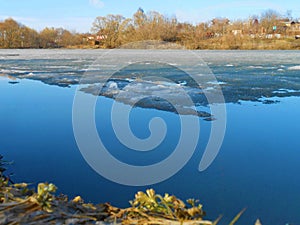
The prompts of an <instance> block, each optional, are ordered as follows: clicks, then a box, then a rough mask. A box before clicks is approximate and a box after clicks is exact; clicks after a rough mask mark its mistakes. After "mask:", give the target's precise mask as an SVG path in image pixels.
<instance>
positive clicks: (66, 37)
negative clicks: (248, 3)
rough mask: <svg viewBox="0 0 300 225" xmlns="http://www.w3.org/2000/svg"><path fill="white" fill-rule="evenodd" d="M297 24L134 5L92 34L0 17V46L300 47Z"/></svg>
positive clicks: (269, 15)
mask: <svg viewBox="0 0 300 225" xmlns="http://www.w3.org/2000/svg"><path fill="white" fill-rule="evenodd" d="M295 37H299V38H300V23H299V22H298V21H297V20H293V18H291V16H290V14H289V13H287V14H286V15H280V14H279V13H277V12H276V11H273V10H267V11H265V12H264V13H262V15H261V16H252V17H251V18H250V19H246V20H245V19H244V20H236V21H230V20H229V19H227V18H215V19H212V20H211V21H209V22H201V23H198V24H195V25H194V24H190V23H181V22H179V21H178V20H177V19H176V18H175V17H167V16H164V15H162V14H160V13H158V12H155V11H151V12H148V13H145V12H144V11H143V9H141V8H140V9H139V10H138V11H137V12H136V13H134V15H133V16H132V18H125V17H123V16H122V15H112V14H110V15H107V16H99V17H97V18H96V19H95V21H94V23H93V24H92V28H91V33H84V34H83V33H76V32H71V31H68V30H66V29H63V28H49V27H46V28H45V29H43V30H42V31H40V32H37V31H36V30H34V29H32V28H29V27H27V26H24V25H22V24H20V23H18V22H17V21H15V20H13V19H11V18H10V19H6V20H5V21H2V22H1V21H0V48H60V47H63V48H116V47H120V46H123V45H125V44H127V43H132V42H139V41H145V40H157V41H166V42H171V43H174V44H178V45H182V46H184V47H186V48H188V49H300V39H295Z"/></svg>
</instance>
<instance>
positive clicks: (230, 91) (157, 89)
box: [0, 49, 300, 111]
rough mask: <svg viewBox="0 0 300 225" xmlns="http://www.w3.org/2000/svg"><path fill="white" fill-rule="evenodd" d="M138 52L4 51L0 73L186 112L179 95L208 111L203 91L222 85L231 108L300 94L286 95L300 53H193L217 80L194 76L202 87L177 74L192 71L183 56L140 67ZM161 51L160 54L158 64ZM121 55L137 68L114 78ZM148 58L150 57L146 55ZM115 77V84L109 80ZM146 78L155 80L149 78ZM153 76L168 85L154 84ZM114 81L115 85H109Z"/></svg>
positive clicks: (299, 84) (294, 83) (296, 85)
mask: <svg viewBox="0 0 300 225" xmlns="http://www.w3.org/2000/svg"><path fill="white" fill-rule="evenodd" d="M136 51H140V50H126V49H122V50H118V51H115V52H114V55H113V56H114V58H113V59H110V58H105V57H104V58H103V55H105V54H106V53H107V50H1V51H0V56H1V57H2V59H1V60H0V74H5V75H8V76H11V77H15V78H20V79H34V80H40V81H42V82H43V83H46V84H51V85H58V86H62V87H66V86H69V85H74V84H79V82H82V83H85V84H89V85H90V88H89V89H85V91H86V92H88V93H91V94H94V93H95V90H94V89H93V86H94V85H95V84H96V83H102V84H106V86H104V87H103V92H101V93H102V95H103V96H106V97H111V98H115V99H116V98H117V94H118V93H122V94H123V97H122V98H119V100H120V101H121V100H122V101H123V102H124V103H125V102H127V103H128V104H132V102H134V100H136V99H139V97H141V96H142V97H143V96H147V95H149V96H152V95H156V96H159V95H160V96H163V97H165V98H166V99H167V98H170V99H176V100H177V103H178V104H182V105H181V106H182V107H185V106H186V105H185V104H184V103H183V101H182V100H181V94H180V92H179V90H180V89H184V91H185V92H186V93H187V94H188V95H189V96H190V97H191V99H192V100H193V101H194V103H195V105H196V106H201V105H202V106H207V100H206V98H205V95H204V93H203V92H210V93H211V92H212V93H214V91H215V88H216V87H217V86H218V85H219V86H221V88H222V91H223V94H224V97H225V100H226V102H233V103H236V102H240V101H241V100H248V101H259V99H260V98H261V97H274V96H279V97H288V96H299V95H300V93H299V92H292V91H283V90H300V74H299V73H298V70H299V69H300V65H299V61H300V54H299V53H298V52H297V51H287V52H285V51H281V52H269V51H194V53H195V55H198V57H199V65H201V66H207V67H209V68H210V69H211V71H212V72H213V73H214V75H215V77H216V80H205V71H197V72H196V73H195V74H199V75H197V76H199V77H200V78H201V77H202V78H203V80H202V82H201V84H200V86H199V85H198V84H197V83H195V81H193V79H191V77H190V76H186V74H184V73H180V71H179V70H176V67H180V68H185V67H186V69H189V68H188V67H187V66H186V65H185V63H187V62H188V61H187V59H185V58H184V57H178V62H176V63H172V64H171V65H168V66H165V67H164V66H163V65H161V64H155V63H153V62H144V63H143V62H141V63H140V64H137V62H136V60H134V58H135V54H136ZM162 52H163V54H165V53H166V52H167V53H168V54H170V56H173V55H177V54H178V50H176V52H174V51H172V50H163V51H162ZM162 52H160V51H156V53H157V55H158V57H157V61H159V60H158V59H159V57H160V54H162ZM119 53H122V54H125V55H127V56H128V57H129V58H131V57H132V60H131V62H128V63H129V65H132V64H133V65H135V68H132V67H131V68H125V69H124V68H123V70H121V71H119V72H116V73H114V74H112V71H114V70H115V69H116V68H118V66H119V65H116V64H114V63H113V62H116V61H118V59H119V58H120V55H119ZM144 53H145V54H147V52H146V51H145V52H144ZM175 53H176V54H175ZM101 57H102V58H101ZM201 58H202V59H203V61H201V60H200V59H201ZM97 59H98V61H95V60H97ZM99 59H100V60H99ZM103 60H104V62H105V63H103ZM155 60H156V59H155ZM155 60H154V61H155ZM111 75H113V76H112V77H111V79H110V80H107V77H108V76H111ZM146 76H150V77H152V78H151V79H147V78H146ZM83 77H84V79H82V78H83ZM154 77H156V78H160V77H162V78H166V79H167V80H166V79H156V80H155V79H154ZM110 81H111V82H112V83H110V84H108V83H107V82H110ZM129 84H130V85H129ZM94 88H95V87H94ZM131 99H132V101H131ZM140 105H143V106H144V107H153V108H160V109H161V110H164V109H165V110H167V111H168V110H171V108H170V107H169V105H168V104H167V103H166V102H163V101H162V100H159V101H158V100H157V99H155V98H149V99H148V100H147V101H144V102H143V104H140ZM141 107H142V106H141ZM187 107H189V106H187ZM172 110H173V109H172Z"/></svg>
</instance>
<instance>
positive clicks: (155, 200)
mask: <svg viewBox="0 0 300 225" xmlns="http://www.w3.org/2000/svg"><path fill="white" fill-rule="evenodd" d="M187 203H188V204H189V205H190V207H188V206H187V205H186V204H185V203H184V202H183V201H181V200H180V199H178V198H176V197H175V196H173V195H169V194H165V195H164V197H162V196H161V195H159V194H156V193H155V191H154V190H153V189H148V190H146V193H144V192H141V191H140V192H138V193H137V194H136V195H135V199H134V200H133V201H130V204H131V206H132V208H133V209H137V210H138V211H140V212H142V213H146V214H148V215H151V216H160V217H165V218H167V219H172V220H192V219H198V220H201V219H202V217H203V216H204V215H205V212H204V211H203V210H202V205H201V204H198V201H197V200H194V199H189V200H187ZM134 212H136V211H134Z"/></svg>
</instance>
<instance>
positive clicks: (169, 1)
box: [0, 0, 300, 32]
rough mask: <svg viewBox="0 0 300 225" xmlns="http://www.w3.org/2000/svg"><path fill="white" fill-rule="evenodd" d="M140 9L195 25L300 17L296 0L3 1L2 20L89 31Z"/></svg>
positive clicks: (0, 16)
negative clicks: (270, 12) (98, 22)
mask: <svg viewBox="0 0 300 225" xmlns="http://www.w3.org/2000/svg"><path fill="white" fill-rule="evenodd" d="M139 7H141V8H143V9H144V10H145V11H146V12H147V11H151V10H155V11H158V12H160V13H162V14H164V15H169V16H176V17H177V18H178V19H179V21H182V22H191V23H197V22H205V21H208V20H209V19H212V18H214V17H228V18H229V19H231V20H235V19H237V18H248V17H249V16H251V15H260V14H261V13H262V12H263V11H265V10H267V9H274V10H276V11H278V12H279V13H281V14H285V13H286V11H287V10H291V11H292V15H293V17H294V18H300V1H295V0H285V1H282V0H267V1H264V0H260V1H258V0H252V1H248V0H246V1H241V0H240V1H235V0H213V1H209V0H205V1H203V0H72V1H71V0H51V1H49V0H0V20H3V19H5V18H8V17H12V18H14V19H16V20H17V21H19V22H21V23H23V24H25V25H27V26H29V27H32V28H34V29H37V30H41V29H43V28H44V27H46V26H48V27H63V28H66V29H69V30H76V31H79V32H88V31H90V28H91V25H92V22H93V21H94V19H95V18H96V17H97V16H105V15H107V14H122V15H124V16H125V17H131V16H132V15H133V13H134V12H136V10H137V9H138V8H139Z"/></svg>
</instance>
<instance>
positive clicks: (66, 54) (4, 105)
mask: <svg viewBox="0 0 300 225" xmlns="http://www.w3.org/2000/svg"><path fill="white" fill-rule="evenodd" d="M122 51H128V54H134V51H130V50H122ZM105 52H106V51H98V50H96V51H94V50H1V51H0V74H1V77H0V104H1V108H0V124H1V126H0V148H1V154H3V155H4V156H5V159H7V160H13V161H14V164H13V166H12V167H11V169H10V170H11V171H13V173H14V176H13V180H14V181H16V182H23V181H25V182H28V183H33V184H37V183H38V182H43V181H49V182H54V183H55V184H56V185H57V186H58V187H59V192H63V193H66V194H68V195H69V196H70V197H74V196H76V195H81V196H82V197H83V198H84V199H85V200H86V201H92V202H111V203H112V204H114V205H116V206H120V207H126V206H128V200H130V199H132V198H133V197H134V193H135V192H136V191H138V190H145V189H146V188H149V187H153V188H154V189H155V190H156V191H157V192H159V193H165V192H168V193H171V194H175V195H176V196H178V197H180V198H182V199H186V198H190V197H194V198H198V199H200V202H201V203H202V204H203V205H204V209H205V211H206V212H207V215H208V217H207V218H208V219H215V218H217V217H218V216H219V215H220V214H222V215H223V219H222V223H221V224H228V222H229V221H230V219H231V218H233V217H234V216H235V214H237V213H238V212H239V211H240V210H242V209H243V208H245V207H246V208H247V210H246V212H245V213H244V215H243V217H242V218H241V220H240V222H239V223H238V224H254V222H255V220H256V219H257V218H260V219H261V221H262V223H263V224H286V223H291V224H299V223H300V218H299V212H298V211H299V208H300V193H299V190H300V177H299V174H298V171H300V164H299V159H300V152H299V146H300V141H299V140H300V139H299V133H300V118H299V114H300V98H299V97H298V96H299V94H300V54H299V53H298V52H297V51H199V52H195V53H196V54H198V55H199V56H200V57H201V58H202V59H203V62H206V63H207V65H208V66H209V68H210V69H211V70H212V72H213V73H214V74H215V76H216V78H217V81H218V85H220V86H221V88H222V90H223V93H224V98H225V100H226V109H227V130H226V135H225V139H224V142H223V145H222V147H221V150H220V153H219V155H218V156H217V158H216V160H215V161H214V162H213V164H212V165H211V166H210V167H209V168H208V169H207V170H205V171H204V172H201V173H200V172H199V171H198V165H199V162H200V160H201V157H202V154H203V151H204V149H205V145H206V143H207V140H208V137H209V134H210V128H211V124H212V123H213V122H214V121H207V120H205V118H210V117H211V116H213V115H210V109H209V105H208V104H207V101H206V99H205V96H203V93H202V92H201V90H197V89H195V86H193V85H192V84H190V83H189V80H188V78H187V77H185V78H184V74H181V75H180V74H178V73H179V72H180V71H179V72H178V70H176V68H175V69H174V68H173V70H172V69H170V67H168V65H167V67H166V65H162V66H160V67H156V68H153V64H152V68H151V67H149V65H148V67H147V65H146V64H145V65H142V66H141V65H139V67H134V68H124V69H123V71H121V72H120V73H118V74H115V77H113V79H112V80H110V81H109V82H110V83H108V82H107V86H108V87H111V88H108V89H107V92H106V94H101V93H100V94H99V93H97V95H99V97H98V101H97V105H96V115H97V116H96V118H95V119H96V124H97V129H98V132H99V134H101V137H103V140H104V143H105V145H106V146H107V147H109V149H112V151H111V154H112V155H114V156H115V157H116V158H118V159H120V160H122V161H124V162H126V163H129V164H134V165H149V164H153V163H156V162H159V161H161V160H163V159H164V158H166V157H168V155H170V154H171V153H172V149H174V146H175V145H176V142H175V141H174V140H177V139H178V137H179V135H180V123H179V116H180V115H178V114H177V113H176V112H175V111H174V110H172V109H171V108H170V107H169V106H168V105H167V103H166V102H164V101H161V100H159V101H156V102H155V104H153V102H150V103H151V104H148V102H147V104H145V103H144V104H141V105H137V106H136V107H134V108H133V110H132V113H131V120H130V125H131V129H132V130H133V132H134V133H135V134H136V135H137V136H138V137H140V138H146V137H147V136H149V129H148V123H149V121H150V119H151V118H153V117H161V118H163V119H164V120H165V122H166V124H167V126H168V133H167V136H166V139H165V140H164V142H163V143H162V144H161V146H159V148H157V149H156V150H155V151H151V152H147V153H143V154H142V153H137V152H134V151H131V150H130V149H128V148H126V147H124V146H122V145H121V144H120V142H118V140H117V138H116V136H115V134H114V131H113V129H112V127H111V123H110V122H111V121H110V107H111V106H112V104H113V103H114V101H115V100H114V99H115V96H114V95H113V94H111V93H113V92H112V91H114V90H113V88H114V87H115V84H117V85H118V87H119V86H120V85H122V84H124V82H125V83H126V82H132V79H136V76H135V75H136V73H138V74H145V73H151V72H152V73H154V74H157V73H158V72H159V73H160V72H161V74H163V71H164V69H165V71H166V74H165V76H169V78H172V79H173V80H175V83H176V82H177V84H178V85H181V86H182V87H183V88H184V89H185V90H186V91H188V92H189V93H190V94H191V96H193V100H194V102H195V104H196V106H197V110H198V111H199V112H201V113H202V114H200V115H197V116H199V122H200V125H201V134H200V137H199V138H200V141H199V144H198V146H197V149H196V151H195V153H194V155H193V157H192V159H191V160H190V161H189V162H188V163H187V165H186V166H185V167H184V168H183V169H182V170H181V171H180V172H178V173H177V174H176V175H175V176H173V177H171V178H170V179H168V180H166V181H164V182H161V183H159V184H155V185H152V186H146V187H129V186H124V185H119V184H116V183H113V182H111V181H108V180H106V179H105V178H103V177H101V176H100V175H98V174H97V173H96V172H95V171H94V170H92V169H91V168H90V167H89V165H88V164H87V163H86V161H85V160H84V159H83V157H82V156H81V154H80V151H79V149H78V147H77V145H76V141H75V138H74V135H73V129H72V104H73V99H74V94H75V92H76V88H77V87H78V82H79V81H80V79H81V77H82V76H83V75H84V74H85V73H86V71H88V70H89V71H92V73H93V74H94V77H93V79H91V80H90V81H89V82H87V83H88V84H87V87H89V88H88V89H87V90H85V93H86V94H87V95H92V94H94V95H95V93H93V89H92V87H93V85H95V83H94V81H95V79H96V78H97V79H96V80H97V81H98V82H99V79H100V83H101V76H102V74H104V73H105V71H107V70H109V68H106V69H103V68H102V69H99V68H98V67H97V65H95V64H93V62H95V60H96V59H97V58H98V57H99V55H102V54H104V53H105ZM170 54H173V53H172V51H170ZM179 63H180V59H179ZM171 66H172V65H171ZM173 66H175V65H173ZM175 67H176V66H175ZM166 68H167V69H166ZM180 76H181V77H180ZM182 76H183V77H182ZM178 77H180V79H178ZM139 79H140V78H139ZM176 79H177V80H176ZM126 84H127V83H126ZM160 84H161V83H160ZM140 85H141V86H140V88H139V87H138V86H137V87H135V88H136V89H135V91H136V92H129V94H130V98H134V97H135V95H136V93H138V95H140V94H141V90H143V89H145V87H147V86H148V87H156V86H157V83H149V81H147V80H143V79H141V82H140ZM162 85H164V86H165V87H161V88H164V89H163V90H164V91H165V92H164V93H165V94H166V95H167V96H173V97H174V96H175V97H176V92H174V91H176V89H174V87H173V86H170V84H168V83H164V84H162ZM215 85H216V83H213V82H210V83H209V81H208V82H207V83H205V86H203V87H202V89H205V88H207V89H209V90H211V91H213V88H214V86H215ZM138 88H139V89H138ZM157 91H162V89H158V90H157ZM195 93H198V94H195ZM172 94H173V95H172ZM118 104H122V105H123V107H131V104H130V102H128V101H125V100H124V101H120V102H119V103H118ZM203 113H204V114H203ZM204 115H206V116H204ZM184 116H195V115H193V114H192V115H184ZM203 116H204V117H203ZM215 119H218V118H215Z"/></svg>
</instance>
